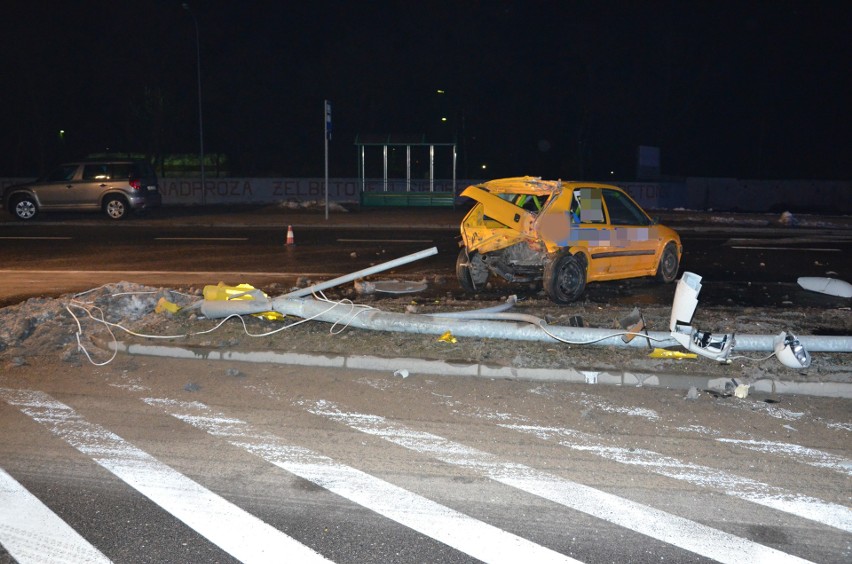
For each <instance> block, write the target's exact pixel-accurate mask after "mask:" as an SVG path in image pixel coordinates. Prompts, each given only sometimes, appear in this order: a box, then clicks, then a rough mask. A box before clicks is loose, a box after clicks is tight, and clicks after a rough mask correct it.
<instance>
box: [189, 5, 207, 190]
mask: <svg viewBox="0 0 852 564" xmlns="http://www.w3.org/2000/svg"><path fill="white" fill-rule="evenodd" d="M183 9H184V10H186V11H187V12H189V15H190V16H192V22H193V23H194V24H195V62H196V68H197V70H198V151H199V160H200V164H201V205H204V204H206V203H207V195H206V193H205V192H206V190H205V175H204V119H203V118H202V115H201V33H200V32H199V31H198V19H197V18H196V17H195V14H194V13H193V12H192V10H191V9H190V8H189V4H186V3H184V4H183Z"/></svg>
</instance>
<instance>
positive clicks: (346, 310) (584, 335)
mask: <svg viewBox="0 0 852 564" xmlns="http://www.w3.org/2000/svg"><path fill="white" fill-rule="evenodd" d="M272 306H273V309H274V310H275V311H277V312H279V313H281V314H284V315H292V316H295V317H301V318H305V319H307V318H310V319H313V320H317V321H326V322H328V323H338V324H341V323H344V324H346V325H347V326H350V327H357V328H359V329H372V330H377V331H396V332H404V333H421V334H431V335H441V334H443V333H445V332H446V331H450V332H451V333H452V334H453V335H455V336H457V337H475V338H483V339H513V340H519V341H544V342H554V341H559V340H563V341H567V342H569V343H571V344H587V345H606V346H611V345H614V346H619V347H640V348H642V347H645V346H647V345H646V344H645V338H644V337H645V336H646V335H645V334H644V333H642V334H637V337H641V338H638V339H633V340H631V341H630V342H629V343H625V342H624V341H623V340H622V339H621V335H623V334H624V332H623V331H617V330H614V329H594V328H588V327H583V328H578V327H564V326H555V325H545V326H544V328H543V327H542V326H540V325H538V324H536V323H533V322H528V323H514V322H509V321H488V320H473V319H464V318H461V319H459V318H452V317H441V316H440V315H439V314H438V315H429V316H427V315H418V314H410V313H389V312H384V311H381V310H376V309H370V308H364V307H363V306H351V305H343V304H340V305H334V304H330V303H329V302H323V301H319V300H315V299H301V298H285V297H280V298H276V299H274V300H273V301H272ZM529 317H530V318H531V319H530V321H532V320H534V319H536V318H534V317H532V316H529ZM545 328H546V330H547V332H545V331H544V329H545ZM548 333H550V334H548ZM647 337H649V338H650V339H651V341H652V342H653V343H654V344H655V345H656V346H658V347H669V346H680V344H679V343H678V342H677V341H675V340H674V339H673V338H672V337H671V333H669V332H668V331H665V332H664V331H650V332H648V335H647ZM774 338H775V335H742V334H737V335H736V340H737V344H736V347H735V351H741V352H742V351H764V352H772V351H773V350H774V345H773V339H774ZM798 338H799V341H800V342H801V343H802V344H803V345H804V346H805V347H806V348H807V349H808V350H809V351H811V352H845V353H849V352H852V337H827V336H819V335H812V336H799V337H798Z"/></svg>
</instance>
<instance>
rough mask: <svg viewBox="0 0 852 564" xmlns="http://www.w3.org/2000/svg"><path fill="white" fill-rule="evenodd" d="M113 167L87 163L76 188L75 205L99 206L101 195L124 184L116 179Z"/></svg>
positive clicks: (104, 164)
mask: <svg viewBox="0 0 852 564" xmlns="http://www.w3.org/2000/svg"><path fill="white" fill-rule="evenodd" d="M113 169H114V165H112V164H110V163H87V164H85V165H83V177H82V179H81V182H80V184H79V186H78V191H77V197H78V201H77V205H78V206H80V207H94V208H97V207H99V206H100V202H101V195H102V194H103V193H104V192H108V191H110V190H112V189H113V188H116V187H118V186H120V185H123V184H126V182H127V181H126V178H127V177H126V176H125V179H124V180H120V179H116V178H115V177H116V171H115V170H113Z"/></svg>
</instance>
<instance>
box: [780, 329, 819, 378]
mask: <svg viewBox="0 0 852 564" xmlns="http://www.w3.org/2000/svg"><path fill="white" fill-rule="evenodd" d="M772 344H773V345H774V349H775V358H777V359H778V361H779V362H781V364H783V365H784V366H787V367H788V368H796V369H799V368H807V367H808V366H810V365H811V355H810V354H808V351H807V350H805V347H804V345H802V343H800V342H799V339H797V338H796V336H795V335H793V334H792V333H788V332H787V331H781V333H779V334H778V336H776V337H775V339H773V340H772Z"/></svg>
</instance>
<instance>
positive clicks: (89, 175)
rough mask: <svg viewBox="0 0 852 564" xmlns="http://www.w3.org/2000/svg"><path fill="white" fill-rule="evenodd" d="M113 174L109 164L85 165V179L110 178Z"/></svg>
mask: <svg viewBox="0 0 852 564" xmlns="http://www.w3.org/2000/svg"><path fill="white" fill-rule="evenodd" d="M111 178H112V174H111V173H110V170H109V165H108V164H87V165H85V166H84V167H83V180H109V179H111Z"/></svg>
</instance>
